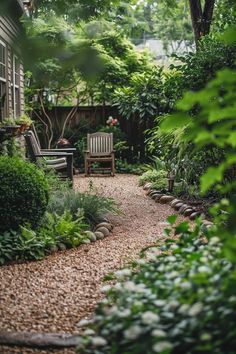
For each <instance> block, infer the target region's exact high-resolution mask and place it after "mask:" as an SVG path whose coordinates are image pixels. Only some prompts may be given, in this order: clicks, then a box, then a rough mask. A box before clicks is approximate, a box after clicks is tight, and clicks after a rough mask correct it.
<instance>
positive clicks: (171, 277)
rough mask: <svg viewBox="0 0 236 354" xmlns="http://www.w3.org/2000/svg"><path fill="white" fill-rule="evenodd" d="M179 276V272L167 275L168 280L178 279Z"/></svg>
mask: <svg viewBox="0 0 236 354" xmlns="http://www.w3.org/2000/svg"><path fill="white" fill-rule="evenodd" d="M178 275H179V273H178V272H176V271H173V272H170V273H169V274H167V275H166V277H167V278H168V279H174V278H177V276H178Z"/></svg>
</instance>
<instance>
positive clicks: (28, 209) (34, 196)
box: [0, 156, 49, 231]
mask: <svg viewBox="0 0 236 354" xmlns="http://www.w3.org/2000/svg"><path fill="white" fill-rule="evenodd" d="M48 198H49V195H48V184H47V180H46V179H45V175H44V172H43V171H41V170H40V169H38V168H37V167H36V166H35V165H33V164H31V163H29V162H26V161H24V160H21V159H19V158H13V157H7V156H4V157H0V231H7V230H10V229H11V230H16V229H18V228H19V226H20V225H23V224H26V223H27V224H30V225H31V226H33V227H34V226H36V225H37V224H38V222H39V221H40V219H41V217H42V216H43V214H44V212H45V210H46V207H47V204H48Z"/></svg>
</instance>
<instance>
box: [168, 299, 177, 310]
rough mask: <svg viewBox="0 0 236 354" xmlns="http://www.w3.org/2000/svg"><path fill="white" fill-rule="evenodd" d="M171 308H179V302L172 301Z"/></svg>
mask: <svg viewBox="0 0 236 354" xmlns="http://www.w3.org/2000/svg"><path fill="white" fill-rule="evenodd" d="M168 305H169V306H170V307H171V308H173V309H175V308H176V307H178V306H179V301H177V300H171V301H170V302H169V304H168Z"/></svg>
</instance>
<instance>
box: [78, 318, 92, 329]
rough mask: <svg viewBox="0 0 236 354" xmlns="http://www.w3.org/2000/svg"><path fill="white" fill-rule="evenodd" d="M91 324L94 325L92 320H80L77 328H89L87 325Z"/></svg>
mask: <svg viewBox="0 0 236 354" xmlns="http://www.w3.org/2000/svg"><path fill="white" fill-rule="evenodd" d="M90 323H92V321H91V320H86V319H83V320H80V321H79V322H78V323H77V324H76V326H77V327H85V326H87V325H88V324H90Z"/></svg>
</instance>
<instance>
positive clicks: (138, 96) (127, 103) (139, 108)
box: [113, 66, 178, 121]
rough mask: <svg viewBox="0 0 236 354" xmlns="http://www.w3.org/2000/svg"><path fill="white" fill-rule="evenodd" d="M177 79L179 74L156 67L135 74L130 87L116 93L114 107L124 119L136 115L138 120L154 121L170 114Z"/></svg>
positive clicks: (122, 88) (175, 94) (119, 89)
mask: <svg viewBox="0 0 236 354" xmlns="http://www.w3.org/2000/svg"><path fill="white" fill-rule="evenodd" d="M177 77H178V73H177V72H174V71H173V72H172V73H171V72H164V71H163V68H158V67H154V66H153V67H152V68H150V69H149V70H146V71H145V72H142V73H134V74H133V75H132V77H131V82H130V85H129V86H124V87H121V88H118V89H117V90H116V91H115V94H114V98H113V102H114V105H115V106H117V108H118V110H119V113H120V114H121V115H122V116H123V117H126V118H130V117H131V116H132V115H136V116H137V117H138V119H141V120H144V121H149V120H150V121H152V120H153V119H154V117H155V116H156V115H162V114H164V113H168V112H170V111H171V109H172V108H173V102H175V98H176V96H177V92H176V82H178V80H177ZM175 79H176V80H177V81H175Z"/></svg>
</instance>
